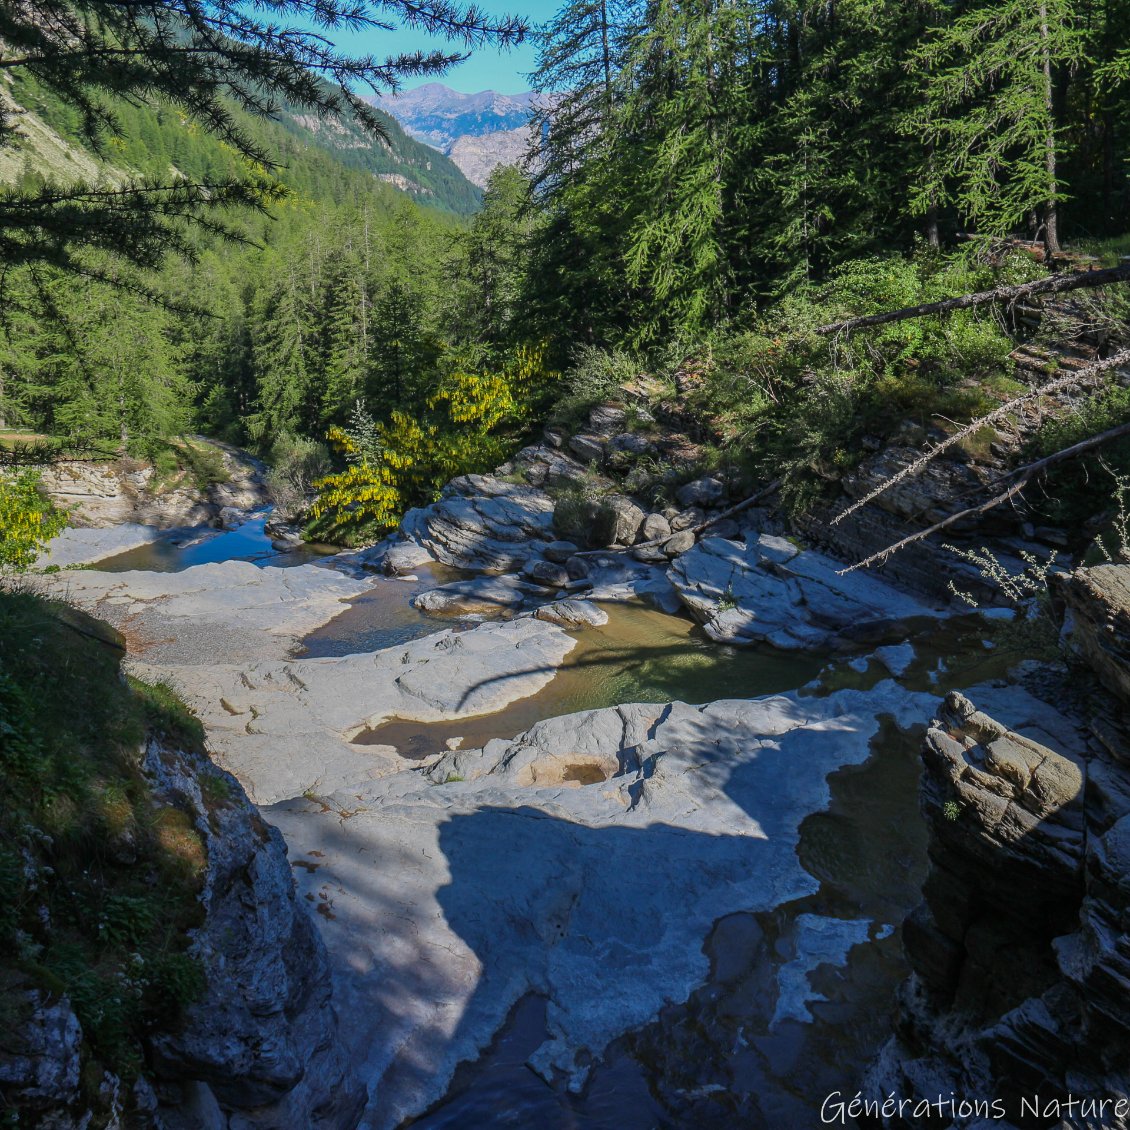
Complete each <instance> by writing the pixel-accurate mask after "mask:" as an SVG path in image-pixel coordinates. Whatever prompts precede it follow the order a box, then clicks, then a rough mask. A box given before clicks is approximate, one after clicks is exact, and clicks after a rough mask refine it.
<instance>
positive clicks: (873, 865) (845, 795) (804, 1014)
mask: <svg viewBox="0 0 1130 1130" xmlns="http://www.w3.org/2000/svg"><path fill="white" fill-rule="evenodd" d="M265 519H266V516H265V515H262V516H259V517H257V518H256V519H253V520H252V521H251V522H249V523H247V524H245V525H244V526H242V527H240V528H239V529H237V530H234V531H230V532H226V533H220V534H215V535H212V536H206V537H204V538H202V539H201V540H199V541H193V542H190V543H188V544H183V545H177V544H176V543H175V540H164V541H161V542H157V543H154V544H152V545H149V546H145V547H143V548H141V549H136V550H131V551H130V552H128V553H123V554H119V555H118V556H116V557H114V558H110V559H108V560H106V561H103V562H101V563H99V565H98V568H100V569H106V570H110V571H117V570H126V569H138V568H144V569H152V570H159V571H170V570H179V569H183V568H187V567H188V566H190V565H195V564H202V563H204V562H206V561H221V560H227V559H232V558H238V559H243V560H251V561H255V562H257V563H260V564H269V565H296V564H301V563H305V562H310V561H313V560H316V559H318V558H319V557H320V556H322V554H321V553H320V552H319V550H318V549H316V548H304V549H302V550H300V551H296V552H294V553H280V552H279V551H277V550H275V549H274V547H273V546H271V544H270V539H269V538H268V537H267V536H266V534H265V532H264V529H263V523H264V522H265ZM459 575H460V574H458V573H457V572H456V571H454V570H449V569H445V568H444V567H443V566H439V565H435V566H428V567H422V568H421V569H420V571H419V573H418V576H417V577H416V578H412V579H408V580H403V579H396V578H385V577H377V578H374V579H373V582H372V584H371V586H370V588H369V590H368V591H367V592H366V593H365V594H363V595H362V596H361V597H359V598H357V599H355V600H353V601H352V602H350V604H349V607H348V608H347V609H346V610H345V611H344V612H343V613H342V614H341V615H339V616H337V617H336V618H335V619H333V620H331V621H330V622H329V623H327V624H325V625H324V626H323V627H321V628H319V629H318V630H317V631H316V632H314V633H312V634H311V635H310V636H308V637H307V638H306V639H305V640H304V641H303V643H304V647H303V649H302V651H301V654H302V655H303V656H304V657H317V656H335V655H344V654H350V653H354V652H361V651H371V650H376V649H379V648H383V647H390V646H395V645H398V644H402V643H404V642H406V641H408V640H411V639H414V638H418V637H420V636H423V635H427V634H430V633H432V632H436V631H440V630H443V629H445V628H454V629H456V630H466V629H469V628H472V627H473V626H474V623H475V622H476V621H475V620H471V619H467V620H457V621H453V620H439V619H434V618H430V617H428V616H425V615H423V614H422V613H420V612H418V611H417V610H416V609H414V608H413V607H412V606H411V603H410V601H411V598H412V597H413V596H414V595H415V594H416V593H418V592H422V591H425V590H427V589H430V588H434V587H435V586H436V585H439V584H444V583H446V582H447V581H450V580H453V579H456V578H457V577H458V576H459ZM604 607H605V610H606V611H607V613H608V616H609V620H608V623H607V624H606V625H604V626H603V627H599V628H587V629H584V630H582V631H578V632H577V633H576V639H577V645H576V647H575V648H574V649H573V651H572V652H571V653H570V654H569V656H568V657H567V658H566V660H565V661H564V663H563V664H562V666H561V667H560V668H559V670H558V671H557V673H556V675H555V677H554V678H553V680H552V681H551V682H550V683H549V685H548V686H546V687H545V688H544V689H543V690H542V691H540V692H539V693H537V694H535V695H533V696H531V697H529V698H526V699H522V700H519V701H517V702H514V703H512V704H511V705H510V706H509V707H507V708H505V709H504V710H502V711H499V712H498V713H495V714H491V715H486V716H483V717H479V718H472V719H465V720H462V721H457V722H445V723H436V724H421V723H416V722H405V721H398V720H391V721H389V722H386V723H385V724H383V725H381V726H380V727H378V728H376V729H374V730H371V731H369V732H367V733H366V734H365V735H363V736H362V738H361V741H362V742H371V743H379V744H388V745H393V746H395V747H396V749H397V750H398V751H399V752H400V753H401V755H402V756H404V757H405V758H406V759H407V760H408V761H410V762H411V761H418V760H419V759H421V758H426V757H428V756H430V755H432V754H435V753H439V752H441V751H442V750H443V749H444V748H446V747H447V746H448V744H449V743H453V744H454V740H455V739H459V742H458V744H461V745H463V746H465V747H469V748H473V747H478V746H481V745H483V744H484V743H485V742H486V741H488V740H490V739H491V738H495V737H502V738H509V737H513V736H514V735H516V734H519V733H521V732H522V731H524V730H526V729H528V728H529V727H530V726H531V725H533V724H534V723H535V722H537V721H539V720H541V719H543V718H549V717H554V716H557V715H561V714H568V713H572V712H575V711H579V710H587V709H592V708H596V707H604V706H610V705H614V704H617V703H625V702H666V701H669V700H671V699H681V700H683V701H685V702H692V703H702V702H709V701H713V700H717V699H722V698H753V697H757V696H760V695H765V694H772V693H778V692H783V691H787V690H792V689H796V688H801V687H804V688H805V690H804V691H803V692H802V693H805V694H822V693H827V692H828V691H830V690H832V689H837V688H839V687H842V686H858V687H866V686H870V685H873V684H874V683H875V682H877V681H879V680H880V679H881V678H885V677H889V672H888V671H887V670H886V669H885V668H884V667H883V666H881V665H880V664H879V663H877V662H875V661H871V662H870V663H867V662H862V661H858V660H857V661H854V662H853V661H851V660H850V659H848V658H843V657H840V658H837V659H835V660H834V661H832V660H831V657H829V656H821V655H815V656H814V655H804V654H798V653H785V652H779V651H774V650H771V649H764V650H741V649H735V648H730V647H724V646H720V645H717V644H715V643H713V642H711V641H710V640H709V639H708V638H707V637H706V636H705V635H704V634H703V633H702V631H701V630H700V629H699V628H697V627H696V626H694V625H693V624H692V623H691V622H690V621H689V620H687V619H684V618H682V617H676V616H668V615H665V614H663V613H660V612H657V611H654V610H652V609H650V608H647V607H645V606H643V605H641V604H636V603H618V604H608V605H605V606H604ZM982 632H983V625H976V624H973V623H969V622H962V621H953V622H949V623H943V624H941V625H934V626H933V627H931V628H930V629H928V630H927V631H926V632H925V633H923V635H922V637H921V638H920V640H919V641H917V648H916V655H915V658H914V659H913V662H911V663H910V664H909V666H908V667H907V669H906V670H905V671H904V673H903V675H902V681H903V682H904V684H906V685H908V686H912V687H914V688H916V689H922V690H927V689H929V690H934V691H936V692H939V693H940V692H941V691H942V690H944V689H945V687H946V686H947V685H958V686H968V685H970V684H971V683H973V682H976V681H978V680H980V679H985V678H991V677H993V676H995V675H997V674H1000V673H1001V672H1002V670H1003V666H1005V665H1006V664H1005V663H1004V661H1003V659H1002V658H1001V657H1000V656H998V655H997V654H996V653H994V652H993V651H991V650H988V649H986V648H985V647H984V646H982V643H981V638H980V637H981V634H982ZM955 656H956V657H958V658H957V659H956V660H955V658H954V657H955ZM822 670H823V674H822V676H821V678H820V680H819V681H818V682H817V681H815V680H816V677H817V675H818V674H819V673H820V672H821V671H822ZM806 684H807V686H806ZM923 721H925V719H924V720H923ZM919 740H920V739H919V736H918V735H915V734H911V735H908V734H904V733H900V732H899V731H897V730H895V729H894V728H893V727H889V726H884V727H883V729H882V730H881V732H880V734H879V736H878V737H877V738H876V740H875V742H874V743H873V754H872V756H871V758H870V759H869V760H868V761H867V762H866V763H865V764H864V765H862V766H856V767H853V768H849V769H844V770H842V771H840V772H838V773H835V774H833V775H832V777H831V778H830V779H829V785H830V789H831V802H830V804H829V807H828V808H827V809H826V810H825V811H823V812H819V813H815V814H813V815H812V816H810V817H809V818H808V819H807V820H806V821H805V822H804V823H803V825H802V827H801V830H800V842H799V844H798V848H797V851H798V854H799V856H800V859H801V862H802V864H803V866H804V867H805V869H806V870H807V871H808V872H809V873H810V874H811V875H812V876H813V878H814V879H815V880H816V883H817V884H818V887H817V889H816V891H815V893H814V894H812V895H810V896H808V897H806V898H804V899H801V900H798V901H796V902H794V903H790V904H786V905H783V906H780V907H777V908H776V909H775V910H774V911H772V912H769V913H763V914H752V913H745V914H743V913H737V914H732V915H729V916H727V917H726V918H724V919H721V920H720V921H718V922H717V923H716V924H715V926H714V929H713V931H712V932H711V934H710V936H709V937H707V938H705V939H703V950H704V952H705V953H706V954H707V956H708V957H709V959H710V965H711V976H710V979H709V981H708V982H707V983H706V984H705V985H703V986H702V987H701V988H700V989H698V990H696V991H695V992H694V993H692V995H691V997H690V999H689V1000H687V1001H683V1002H677V1001H676V1002H672V1003H671V1004H670V1006H669V1007H668V1008H667V1009H665V1010H664V1012H663V1013H662V1014H661V1015H660V1016H659V1017H658V1018H657V1019H656V1020H654V1021H653V1022H652V1023H650V1024H648V1025H645V1026H644V1027H643V1028H642V1029H639V1030H637V1031H635V1032H632V1033H629V1034H628V1035H626V1036H624V1037H623V1038H621V1039H620V1040H618V1041H616V1043H615V1044H614V1045H613V1046H612V1047H611V1048H609V1049H608V1051H607V1053H606V1055H605V1056H604V1057H603V1060H602V1062H600V1063H599V1064H597V1065H596V1066H595V1067H594V1069H593V1071H592V1072H591V1074H590V1077H589V1081H588V1083H587V1085H586V1087H585V1089H584V1091H583V1092H582V1093H581V1094H571V1093H569V1092H568V1091H566V1090H565V1088H564V1087H558V1086H551V1085H549V1084H547V1083H546V1082H545V1081H543V1080H542V1079H541V1078H540V1077H538V1076H536V1075H534V1074H533V1072H532V1071H530V1070H529V1069H528V1068H527V1067H526V1066H525V1063H526V1060H527V1058H528V1056H529V1055H530V1054H531V1053H532V1052H533V1051H534V1050H535V1049H536V1048H537V1047H538V1046H539V1045H540V1044H541V1043H542V1042H543V1041H544V1039H545V1038H546V1034H547V1033H546V1007H545V1001H544V999H542V998H540V997H538V996H537V995H533V994H531V995H528V996H526V997H524V998H523V999H522V1000H521V1001H519V1002H518V1004H517V1005H516V1006H515V1007H514V1009H513V1010H512V1012H511V1014H510V1016H509V1018H508V1020H507V1022H506V1024H505V1025H504V1026H503V1027H502V1029H501V1030H500V1031H499V1032H498V1033H497V1035H496V1037H495V1040H494V1042H493V1043H492V1045H491V1047H490V1048H489V1049H487V1051H486V1052H485V1053H484V1054H483V1055H482V1056H481V1057H480V1058H479V1059H478V1060H477V1061H475V1062H473V1063H465V1064H463V1065H462V1066H461V1067H460V1068H459V1070H458V1071H457V1073H456V1076H455V1079H454V1081H453V1083H452V1085H451V1087H450V1088H449V1090H448V1093H447V1095H446V1096H445V1098H444V1099H443V1100H442V1101H441V1102H440V1103H438V1104H437V1105H436V1106H435V1107H434V1108H433V1109H431V1110H430V1111H428V1112H426V1113H425V1114H423V1115H421V1116H420V1117H419V1118H418V1119H416V1120H415V1121H414V1122H413V1123H412V1124H413V1125H414V1126H417V1127H428V1128H436V1130H438V1128H452V1130H454V1128H457V1127H458V1128H464V1127H466V1128H478V1127H491V1126H518V1127H528V1126H537V1127H539V1130H558V1128H560V1130H566V1128H568V1130H581V1128H589V1130H598V1128H608V1130H651V1128H653V1127H695V1128H698V1127H718V1128H720V1130H721V1128H723V1127H725V1128H729V1127H735V1126H748V1127H754V1128H760V1127H765V1128H773V1130H776V1128H779V1127H793V1126H796V1127H800V1126H807V1125H819V1106H820V1102H821V1100H822V1098H823V1096H824V1095H825V1094H827V1093H828V1092H829V1091H831V1090H835V1089H837V1088H839V1089H847V1088H849V1087H850V1089H851V1093H854V1091H855V1089H856V1087H857V1086H858V1076H859V1071H860V1069H861V1067H862V1066H863V1065H864V1064H865V1063H866V1062H867V1061H868V1060H869V1059H870V1058H871V1056H872V1055H873V1054H874V1053H875V1051H876V1050H877V1049H878V1047H879V1046H880V1045H881V1043H882V1042H883V1040H884V1039H885V1038H886V1037H887V1036H888V1035H889V1033H890V1016H891V1010H892V1007H893V1003H894V995H895V990H896V988H897V986H898V984H899V983H900V982H901V981H902V979H903V978H904V977H905V975H906V967H905V965H904V961H903V957H902V951H901V942H900V938H899V930H898V924H899V923H900V922H901V921H902V920H903V918H904V917H905V915H906V914H907V913H908V912H909V911H910V910H911V909H912V908H913V907H914V906H915V905H916V903H917V902H918V901H919V890H920V886H921V882H922V878H923V876H924V872H925V866H926V859H925V829H924V828H923V826H922V823H921V821H920V820H919V819H918V816H917V811H918V803H917V781H918V767H919V762H918V746H919ZM585 783H588V782H586V781H583V780H578V784H582V785H583V784H585ZM642 881H646V877H644V878H643V880H642ZM626 890H630V886H629V887H627V888H626ZM626 897H629V896H628V895H627V894H626Z"/></svg>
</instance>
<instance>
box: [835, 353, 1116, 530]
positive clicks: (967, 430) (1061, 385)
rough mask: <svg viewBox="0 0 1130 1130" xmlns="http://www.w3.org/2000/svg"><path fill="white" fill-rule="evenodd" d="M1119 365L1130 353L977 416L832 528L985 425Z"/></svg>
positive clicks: (854, 506) (840, 517) (858, 503)
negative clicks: (1023, 405)
mask: <svg viewBox="0 0 1130 1130" xmlns="http://www.w3.org/2000/svg"><path fill="white" fill-rule="evenodd" d="M1120 365H1130V349H1123V350H1121V351H1120V352H1118V353H1114V354H1112V355H1111V356H1110V357H1106V358H1103V359H1102V360H1101V361H1092V362H1091V364H1090V365H1086V366H1084V367H1083V368H1082V369H1076V370H1075V371H1074V372H1072V373H1068V374H1066V375H1064V376H1062V377H1056V378H1055V379H1054V380H1051V381H1048V382H1047V383H1046V384H1042V385H1040V387H1039V388H1033V389H1029V390H1028V391H1027V392H1026V393H1023V394H1022V395H1020V396H1017V397H1014V398H1013V399H1012V400H1009V401H1006V402H1005V403H1004V404H1002V405H1000V407H998V408H994V409H993V410H992V411H991V412H988V413H986V414H985V415H984V416H978V417H977V419H976V420H972V421H971V422H970V423H968V424H966V425H965V427H963V428H961V429H959V430H958V431H956V432H954V434H953V435H951V436H947V437H946V438H945V439H944V440H942V441H941V442H940V443H938V444H935V445H934V446H933V447H932V448H931V449H930V450H929V451H927V452H926V454H925V455H923V456H921V457H920V458H918V459H916V460H915V461H914V462H913V463H909V464H907V466H905V467H904V468H903V469H902V470H901V471H899V472H898V473H897V474H894V475H892V476H891V477H890V478H889V479H887V480H885V481H884V482H882V483H880V484H879V485H878V486H877V487H876V488H875V489H874V490H872V491H869V492H868V493H867V494H865V495H864V496H863V497H862V498H857V499H856V500H855V502H853V503H852V504H851V505H850V506H849V507H848V508H847V509H846V510H843V511H841V512H840V513H839V514H837V515H836V517H835V518H833V519H832V525H833V526H834V525H836V524H837V523H839V522H842V521H843V520H844V519H845V518H847V517H848V516H849V515H851V514H854V513H855V512H856V511H857V510H858V509H859V508H860V507H862V506H866V505H867V503H869V502H873V501H874V500H875V499H876V498H878V497H879V495H881V494H882V493H883V492H884V491H885V490H887V489H888V488H890V487H892V486H894V484H895V483H897V482H901V481H902V480H903V479H907V478H910V476H911V475H916V474H918V472H919V471H921V470H922V468H923V467H925V466H926V464H927V463H929V462H930V461H931V460H932V459H935V458H936V457H937V456H938V455H940V454H941V453H942V452H943V451H945V450H947V449H948V448H950V447H953V446H954V445H955V444H957V443H960V442H961V441H962V440H963V439H966V438H967V437H969V436H971V435H973V433H974V432H978V431H980V430H981V429H982V428H983V427H985V426H986V425H988V424H992V423H995V422H996V421H997V420H1000V419H1001V418H1003V417H1004V416H1007V415H1009V413H1011V412H1013V411H1014V410H1015V409H1017V408H1018V407H1020V405H1022V404H1026V403H1028V401H1030V400H1037V399H1039V397H1041V396H1048V395H1049V394H1051V393H1053V392H1062V391H1063V390H1064V389H1067V388H1071V387H1072V386H1073V385H1081V384H1086V383H1087V382H1088V381H1090V380H1091V379H1092V378H1094V377H1097V376H1099V375H1101V374H1102V373H1105V372H1107V371H1108V370H1109V369H1117V368H1118V367H1119V366H1120Z"/></svg>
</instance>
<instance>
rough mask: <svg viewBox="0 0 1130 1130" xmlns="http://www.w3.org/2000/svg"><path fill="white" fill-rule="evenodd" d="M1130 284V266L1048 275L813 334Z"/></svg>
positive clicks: (824, 328) (868, 317)
mask: <svg viewBox="0 0 1130 1130" xmlns="http://www.w3.org/2000/svg"><path fill="white" fill-rule="evenodd" d="M1128 281H1130V266H1122V267H1107V268H1105V269H1103V270H1101V271H1079V272H1078V273H1076V274H1074V275H1048V276H1047V277H1046V278H1042V279H1036V281H1035V282H1030V283H1022V284H1021V285H1020V286H998V287H996V288H995V289H993V290H982V291H978V292H977V293H976V294H963V295H961V296H960V297H958V298H946V299H944V300H943V301H941V302H924V303H923V304H922V305H921V306H905V307H903V308H902V309H901V310H887V311H884V312H883V313H882V314H864V315H862V316H861V317H858V318H846V319H845V320H844V321H842V322H829V323H828V324H827V325H825V326H817V327H816V329H815V330H813V333H817V334H821V335H822V336H824V335H827V334H834V333H851V332H852V331H853V330H861V329H866V328H867V327H868V326H884V325H886V324H887V323H888V322H902V321H905V320H906V319H907V318H923V317H925V316H926V315H927V314H946V313H949V312H950V311H951V310H968V309H969V308H970V307H972V306H988V305H990V304H991V303H993V302H1019V301H1020V300H1021V299H1023V298H1033V297H1035V296H1036V295H1037V294H1061V293H1063V292H1064V291H1067V290H1081V289H1085V288H1090V287H1096V286H1106V285H1107V284H1108V283H1116V282H1128Z"/></svg>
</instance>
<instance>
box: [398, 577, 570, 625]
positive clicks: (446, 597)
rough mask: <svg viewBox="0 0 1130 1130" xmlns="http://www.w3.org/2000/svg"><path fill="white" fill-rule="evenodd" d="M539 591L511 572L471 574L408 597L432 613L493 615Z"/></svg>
mask: <svg viewBox="0 0 1130 1130" xmlns="http://www.w3.org/2000/svg"><path fill="white" fill-rule="evenodd" d="M554 568H557V566H554ZM541 591H542V590H541V589H540V588H539V587H538V586H536V585H531V584H529V583H528V582H526V581H523V580H522V579H521V578H520V577H515V576H513V575H512V574H507V575H506V576H502V577H471V578H469V579H468V580H465V581H453V582H452V583H451V584H448V585H440V586H439V588H434V589H429V590H428V591H427V592H422V593H420V594H419V595H418V596H414V597H413V598H412V604H413V606H414V607H416V608H418V609H419V610H420V611H421V612H427V613H428V614H429V615H432V616H472V615H487V616H490V615H494V616H497V615H498V614H499V613H501V612H503V611H504V610H505V609H508V608H517V607H518V606H519V605H521V604H523V603H524V602H525V601H526V600H527V599H528V598H529V597H530V596H531V595H532V594H535V593H539V592H541Z"/></svg>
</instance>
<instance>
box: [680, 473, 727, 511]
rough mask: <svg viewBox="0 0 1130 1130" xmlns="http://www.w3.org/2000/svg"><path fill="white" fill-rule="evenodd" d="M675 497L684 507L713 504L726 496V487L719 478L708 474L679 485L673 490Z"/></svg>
mask: <svg viewBox="0 0 1130 1130" xmlns="http://www.w3.org/2000/svg"><path fill="white" fill-rule="evenodd" d="M675 497H676V498H677V499H678V500H679V505H680V506H682V507H684V509H685V508H687V507H691V506H699V507H705V506H714V505H715V504H716V503H719V502H721V501H722V500H723V499H724V498H725V497H726V487H725V484H723V482H722V480H721V479H718V478H715V477H714V476H712V475H708V476H706V477H705V478H701V479H695V480H694V481H693V482H690V483H686V484H684V485H683V486H681V487H679V489H678V490H677V491H675Z"/></svg>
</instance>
